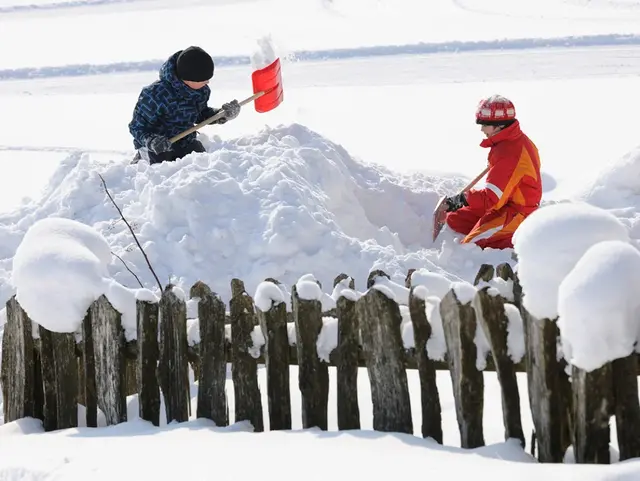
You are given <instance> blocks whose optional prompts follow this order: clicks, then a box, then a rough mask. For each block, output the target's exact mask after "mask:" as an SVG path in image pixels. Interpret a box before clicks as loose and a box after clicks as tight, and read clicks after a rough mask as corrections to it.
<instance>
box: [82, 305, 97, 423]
mask: <svg viewBox="0 0 640 481" xmlns="http://www.w3.org/2000/svg"><path fill="white" fill-rule="evenodd" d="M91 311H92V309H91V308H89V309H88V310H87V314H86V315H85V316H84V319H83V320H82V362H81V364H82V369H81V370H80V371H81V372H82V390H83V392H84V403H85V408H86V419H85V421H86V423H87V427H88V428H97V427H98V391H97V386H96V363H95V349H94V345H93V332H92V328H91V325H92V321H91Z"/></svg>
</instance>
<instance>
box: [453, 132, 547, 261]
mask: <svg viewBox="0 0 640 481" xmlns="http://www.w3.org/2000/svg"><path fill="white" fill-rule="evenodd" d="M480 146H481V147H485V148H487V147H490V148H491V150H490V151H489V157H488V160H489V172H488V173H487V180H486V187H485V188H484V189H478V190H470V191H469V192H467V194H466V199H467V203H468V204H469V205H468V206H464V207H462V208H460V209H458V210H457V211H455V212H449V213H447V216H446V222H447V224H448V225H449V227H450V228H451V229H453V230H454V231H456V232H458V233H460V234H466V236H465V238H464V239H463V240H462V243H463V244H466V243H469V242H475V243H476V244H477V245H478V246H480V247H481V248H483V249H484V248H486V247H490V248H494V249H505V248H509V247H513V243H512V237H513V233H514V232H515V231H516V229H517V228H518V226H519V225H520V224H521V223H522V221H523V220H524V219H525V218H526V217H527V216H528V215H529V214H531V213H532V212H533V211H535V210H536V209H537V208H538V207H539V205H540V199H541V198H542V179H541V178H540V157H539V155H538V149H537V147H536V146H535V144H534V143H533V142H532V141H531V139H529V137H527V136H526V135H525V134H524V133H523V132H522V130H520V123H519V122H518V121H517V120H516V121H515V122H514V123H513V124H511V125H510V126H509V127H507V128H505V129H504V130H501V131H500V132H498V133H497V134H495V135H494V136H492V137H489V138H487V139H484V140H483V141H482V142H481V143H480Z"/></svg>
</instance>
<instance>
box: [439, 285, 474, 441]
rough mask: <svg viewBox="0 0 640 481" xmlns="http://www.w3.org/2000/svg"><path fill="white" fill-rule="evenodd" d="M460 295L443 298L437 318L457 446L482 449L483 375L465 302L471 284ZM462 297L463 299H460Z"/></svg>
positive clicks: (468, 302)
mask: <svg viewBox="0 0 640 481" xmlns="http://www.w3.org/2000/svg"><path fill="white" fill-rule="evenodd" d="M459 287H460V290H461V291H462V292H461V293H456V289H455V288H453V289H451V290H450V291H449V292H448V293H447V295H445V296H444V297H443V298H442V302H441V303H440V316H441V317H442V326H443V328H444V337H445V341H446V344H447V355H448V361H449V370H450V371H451V382H452V384H453V395H454V399H455V404H456V417H457V419H458V427H459V428H460V446H462V447H463V448H477V447H480V446H484V445H485V442H484V428H483V423H482V419H483V414H484V375H483V372H482V371H481V370H479V369H478V367H477V364H476V363H477V359H478V348H477V346H476V343H475V339H476V331H477V330H478V329H479V328H480V326H478V325H477V320H476V313H475V310H474V308H473V306H472V305H471V300H472V298H469V299H467V296H469V291H470V289H473V287H472V286H470V285H464V284H460V285H459ZM460 297H462V299H461V298H460Z"/></svg>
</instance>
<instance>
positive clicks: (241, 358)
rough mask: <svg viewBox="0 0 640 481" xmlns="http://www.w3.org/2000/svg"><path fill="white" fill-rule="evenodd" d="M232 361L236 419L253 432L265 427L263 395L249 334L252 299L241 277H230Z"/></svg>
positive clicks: (252, 313) (250, 333) (251, 324)
mask: <svg viewBox="0 0 640 481" xmlns="http://www.w3.org/2000/svg"><path fill="white" fill-rule="evenodd" d="M231 293H232V297H231V300H230V301H229V311H230V314H231V349H232V351H231V363H232V367H231V369H232V379H233V389H234V398H235V411H236V412H235V415H236V416H235V419H236V422H238V421H245V420H248V421H250V422H251V424H252V426H253V429H254V431H255V432H262V431H264V420H263V414H262V398H261V394H260V387H259V384H258V362H257V360H256V358H255V357H254V356H253V355H252V354H251V352H252V347H253V339H252V337H251V335H252V333H253V331H254V326H255V324H256V320H257V317H256V315H255V310H254V308H253V299H251V297H250V296H249V294H247V292H246V291H245V290H244V283H243V282H242V281H241V280H240V279H233V280H232V281H231Z"/></svg>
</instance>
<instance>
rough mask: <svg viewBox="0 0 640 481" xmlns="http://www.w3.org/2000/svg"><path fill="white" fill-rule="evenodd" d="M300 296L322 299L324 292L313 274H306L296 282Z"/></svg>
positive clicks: (313, 299) (314, 299)
mask: <svg viewBox="0 0 640 481" xmlns="http://www.w3.org/2000/svg"><path fill="white" fill-rule="evenodd" d="M296 291H297V292H298V297H299V298H300V299H304V300H307V301H322V299H323V292H322V289H320V286H319V285H318V281H317V280H316V278H315V277H313V274H305V275H304V276H302V277H300V279H298V282H296Z"/></svg>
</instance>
